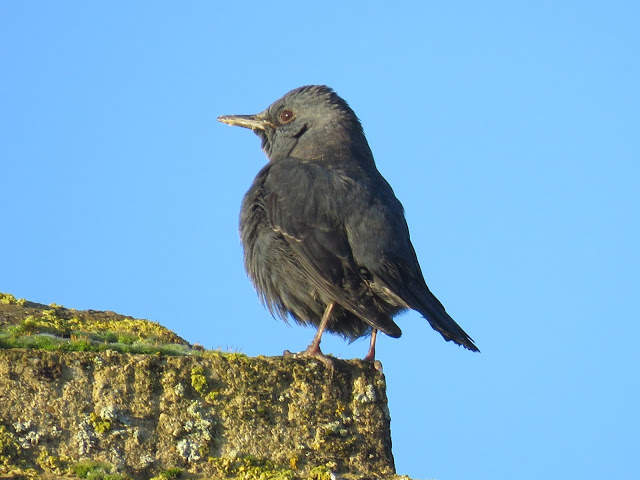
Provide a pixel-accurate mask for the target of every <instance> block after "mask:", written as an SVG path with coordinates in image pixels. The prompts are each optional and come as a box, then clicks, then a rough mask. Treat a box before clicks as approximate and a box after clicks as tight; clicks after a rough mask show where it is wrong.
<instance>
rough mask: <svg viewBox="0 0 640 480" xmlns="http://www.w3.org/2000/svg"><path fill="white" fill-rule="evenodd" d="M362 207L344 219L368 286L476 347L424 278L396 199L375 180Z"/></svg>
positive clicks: (446, 334)
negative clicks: (368, 280) (372, 189)
mask: <svg viewBox="0 0 640 480" xmlns="http://www.w3.org/2000/svg"><path fill="white" fill-rule="evenodd" d="M375 191H376V194H375V196H374V197H372V198H371V200H370V201H369V202H364V205H366V207H365V208H364V209H362V210H360V211H358V212H357V214H354V215H353V217H352V218H351V219H350V220H348V221H347V222H348V224H349V225H350V228H349V229H348V231H349V243H350V245H352V246H353V255H354V258H355V261H356V263H357V264H358V265H359V266H360V267H361V268H362V269H366V270H367V271H369V272H370V274H371V276H372V277H373V280H372V282H371V286H372V289H374V291H376V292H377V293H378V294H379V295H381V296H382V297H383V298H385V300H386V301H388V302H389V303H391V304H396V305H399V306H404V307H405V308H411V309H413V310H417V311H418V312H420V313H421V314H422V315H423V316H424V317H425V318H426V319H427V320H428V321H429V324H430V325H431V326H432V327H433V328H434V330H436V331H438V332H440V334H441V335H442V336H443V337H444V338H445V339H446V340H452V341H454V342H455V343H457V344H459V345H463V346H464V347H465V348H468V349H469V350H473V351H477V350H478V349H477V347H476V346H475V344H474V343H473V340H472V339H471V338H470V337H469V335H467V333H466V332H465V331H464V330H463V329H462V328H461V327H460V326H459V325H458V324H457V323H456V322H455V321H454V320H453V318H451V316H449V314H448V313H447V312H446V310H445V309H444V307H443V306H442V303H440V301H439V300H438V299H437V298H436V297H435V295H433V294H432V293H431V291H430V290H429V288H428V287H427V284H426V283H425V281H424V277H423V275H422V271H421V269H420V265H419V263H418V258H417V256H416V253H415V251H414V249H413V245H412V244H411V240H410V238H409V229H408V227H407V223H406V220H405V218H404V211H403V208H402V205H401V204H400V202H399V201H398V200H397V198H396V197H395V195H394V194H393V191H392V190H391V187H389V186H388V184H387V183H386V182H385V181H380V182H379V183H378V186H377V188H376V189H375Z"/></svg>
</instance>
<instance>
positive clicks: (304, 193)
mask: <svg viewBox="0 0 640 480" xmlns="http://www.w3.org/2000/svg"><path fill="white" fill-rule="evenodd" d="M264 188H265V198H266V212H267V218H268V220H269V222H270V224H271V227H272V228H273V229H274V230H275V231H277V232H280V233H281V234H282V235H283V237H284V238H285V239H286V240H287V242H288V243H289V245H290V246H291V248H292V249H293V250H294V251H295V252H296V254H297V256H298V258H299V260H300V264H301V266H302V268H304V269H305V271H306V272H307V274H308V278H309V280H310V281H311V282H312V283H313V284H314V286H315V287H316V288H318V290H319V291H320V292H322V293H323V294H324V295H325V296H326V297H327V298H328V299H331V300H333V301H335V302H337V303H338V304H340V305H341V306H342V307H344V308H346V309H347V310H349V311H351V312H352V313H354V314H355V315H357V316H358V317H360V318H362V319H363V320H364V321H365V322H367V323H369V324H370V325H371V326H372V327H373V328H376V329H378V330H381V331H382V332H384V333H386V334H387V335H390V336H393V337H399V336H400V334H401V331H400V329H399V328H398V326H397V325H396V324H395V323H394V322H393V320H391V318H390V317H389V316H388V315H385V314H384V313H382V312H381V311H380V309H379V308H376V307H375V303H374V302H375V297H374V295H372V294H371V290H370V287H369V285H368V282H367V281H366V279H365V278H363V272H362V271H361V269H360V268H359V266H358V265H357V263H356V262H355V261H354V258H353V253H352V250H351V245H350V244H349V239H348V234H347V231H346V227H345V223H344V214H345V204H344V203H345V201H347V200H348V199H349V190H350V189H351V188H352V185H350V181H349V179H348V178H346V177H343V176H341V175H340V174H338V173H336V172H334V171H331V170H328V169H326V168H324V167H322V166H319V165H315V164H311V163H302V162H298V161H295V160H293V159H291V160H288V161H279V162H278V163H276V164H274V165H272V167H271V169H270V171H269V174H268V175H267V178H266V179H265V183H264Z"/></svg>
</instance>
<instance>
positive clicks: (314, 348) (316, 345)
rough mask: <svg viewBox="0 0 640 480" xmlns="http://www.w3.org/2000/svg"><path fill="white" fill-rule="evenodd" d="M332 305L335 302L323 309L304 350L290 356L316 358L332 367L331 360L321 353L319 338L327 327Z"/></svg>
mask: <svg viewBox="0 0 640 480" xmlns="http://www.w3.org/2000/svg"><path fill="white" fill-rule="evenodd" d="M334 305H335V304H334V303H333V302H331V303H330V304H329V305H327V307H326V308H325V310H324V314H323V315H322V319H321V320H320V325H318V331H317V332H316V334H315V336H314V337H313V340H312V341H311V343H310V344H309V346H308V347H307V349H306V350H305V351H303V352H300V353H296V354H293V355H292V356H293V357H294V358H300V357H312V358H317V359H318V360H320V361H321V362H322V363H324V364H325V365H326V366H327V367H328V368H331V369H333V360H331V359H330V358H329V357H327V356H326V355H325V354H324V353H322V350H320V340H321V339H322V334H323V332H324V330H325V328H327V324H328V323H329V318H330V317H331V312H333V307H334ZM287 354H288V352H285V355H287Z"/></svg>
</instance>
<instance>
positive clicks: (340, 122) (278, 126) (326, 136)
mask: <svg viewBox="0 0 640 480" xmlns="http://www.w3.org/2000/svg"><path fill="white" fill-rule="evenodd" d="M218 121H220V122H223V123H226V124H229V125H237V126H240V127H245V128H250V129H251V130H253V131H254V133H256V134H257V135H258V136H259V137H260V138H261V139H262V149H263V150H264V152H265V153H266V155H267V157H269V160H270V161H272V162H277V161H278V160H280V159H283V158H289V157H294V158H298V159H300V160H313V161H322V162H326V163H328V164H332V163H339V162H341V161H342V160H343V159H345V158H350V159H358V160H359V161H360V162H373V156H372V155H371V150H370V149H369V144H368V143H367V140H366V138H365V136H364V133H363V131H362V126H361V125H360V121H359V120H358V117H356V114H355V113H354V112H353V110H351V107H349V105H348V104H347V102H345V101H344V100H343V99H342V98H340V97H339V96H338V95H337V94H336V93H335V92H334V91H333V90H332V89H330V88H329V87H326V86H324V85H309V86H305V87H300V88H296V89H295V90H292V91H290V92H289V93H287V94H286V95H284V96H283V97H282V98H280V99H279V100H276V101H275V102H274V103H272V104H271V105H269V107H268V108H267V109H266V110H264V111H263V112H260V113H258V114H256V115H222V116H220V117H218Z"/></svg>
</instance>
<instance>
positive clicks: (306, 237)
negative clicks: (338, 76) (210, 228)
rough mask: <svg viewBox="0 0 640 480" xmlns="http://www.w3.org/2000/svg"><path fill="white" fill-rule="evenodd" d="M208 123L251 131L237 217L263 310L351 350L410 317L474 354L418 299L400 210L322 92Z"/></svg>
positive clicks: (354, 133)
mask: <svg viewBox="0 0 640 480" xmlns="http://www.w3.org/2000/svg"><path fill="white" fill-rule="evenodd" d="M218 120H219V121H221V122H224V123H227V124H230V125H238V126H241V127H246V128H250V129H251V130H253V131H254V132H255V133H256V134H257V135H258V136H259V137H260V138H261V139H262V149H263V150H264V151H265V153H266V154H267V157H269V163H268V164H267V165H266V166H265V167H264V168H262V170H261V171H260V172H259V173H258V175H257V177H256V178H255V180H254V182H253V185H252V186H251V188H250V189H249V191H248V192H247V194H246V195H245V197H244V201H243V203H242V211H241V214H240V234H241V237H242V243H243V245H244V258H245V267H246V270H247V272H248V274H249V277H250V278H251V280H252V281H253V284H254V285H255V287H256V289H257V291H258V292H259V294H260V296H261V297H262V300H263V301H264V303H265V304H266V305H267V307H268V308H269V310H270V311H271V312H272V313H274V314H276V315H278V316H279V317H282V318H283V319H285V320H286V319H287V317H288V316H290V317H292V318H293V319H294V320H295V321H296V322H298V323H300V324H309V323H311V324H313V325H316V326H317V327H318V331H317V333H316V336H315V338H314V340H313V342H312V343H311V344H310V345H309V348H308V349H307V350H306V351H305V352H303V353H302V354H304V355H309V356H314V357H317V358H320V359H321V360H323V361H325V362H328V359H327V357H325V356H324V355H323V354H322V352H321V351H320V339H321V336H322V333H323V331H324V330H328V331H330V332H334V333H338V334H340V335H342V336H344V337H347V338H349V339H355V338H358V337H361V336H364V335H368V334H370V333H371V344H370V348H369V352H368V354H367V356H366V357H365V359H367V360H373V359H374V357H375V338H376V333H377V331H378V330H380V331H382V332H384V333H386V334H387V335H390V336H392V337H399V336H400V335H401V330H400V328H398V326H397V325H396V324H395V323H394V321H393V319H392V317H393V316H394V315H396V314H397V313H399V312H401V311H403V310H406V309H413V310H417V311H418V312H420V313H421V314H422V315H423V316H424V317H425V318H426V319H427V320H428V321H429V323H430V324H431V326H432V327H433V328H434V329H435V330H437V331H438V332H440V333H441V334H442V336H443V337H444V338H445V339H446V340H452V341H454V342H455V343H457V344H459V345H463V346H464V347H466V348H468V349H469V350H473V351H478V349H477V347H476V346H475V345H474V343H473V340H472V339H471V338H470V337H469V336H468V335H467V334H466V333H465V332H464V330H462V328H460V326H459V325H458V324H457V323H456V322H455V321H454V320H453V319H452V318H451V317H450V316H449V315H448V314H447V312H446V311H445V309H444V307H443V306H442V304H441V303H440V302H439V301H438V299H437V298H436V297H435V296H434V295H433V294H432V293H431V292H430V291H429V289H428V288H427V285H426V283H425V281H424V278H423V276H422V271H421V270H420V266H419V264H418V259H417V258H416V254H415V251H414V249H413V246H412V245H411V241H410V239H409V229H408V227H407V223H406V221H405V218H404V210H403V207H402V205H401V204H400V202H399V201H398V199H397V198H396V197H395V195H394V193H393V190H392V189H391V187H390V186H389V184H388V183H387V181H386V180H385V179H384V178H383V177H382V175H380V173H379V172H378V170H377V168H376V166H375V162H374V160H373V155H372V153H371V150H370V148H369V144H368V143H367V140H366V138H365V136H364V133H363V131H362V126H361V125H360V121H359V120H358V118H357V117H356V115H355V113H354V112H353V110H351V108H350V107H349V106H348V105H347V103H346V102H345V101H344V100H343V99H342V98H340V97H339V96H338V95H337V94H336V93H335V92H333V90H331V89H330V88H328V87H326V86H318V85H312V86H306V87H301V88H297V89H295V90H292V91H291V92H289V93H287V94H286V95H285V96H284V97H282V98H281V99H279V100H277V101H276V102H274V103H273V104H272V105H270V106H269V107H268V108H267V109H266V110H265V111H264V112H262V113H259V114H257V115H225V116H221V117H219V118H218Z"/></svg>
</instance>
